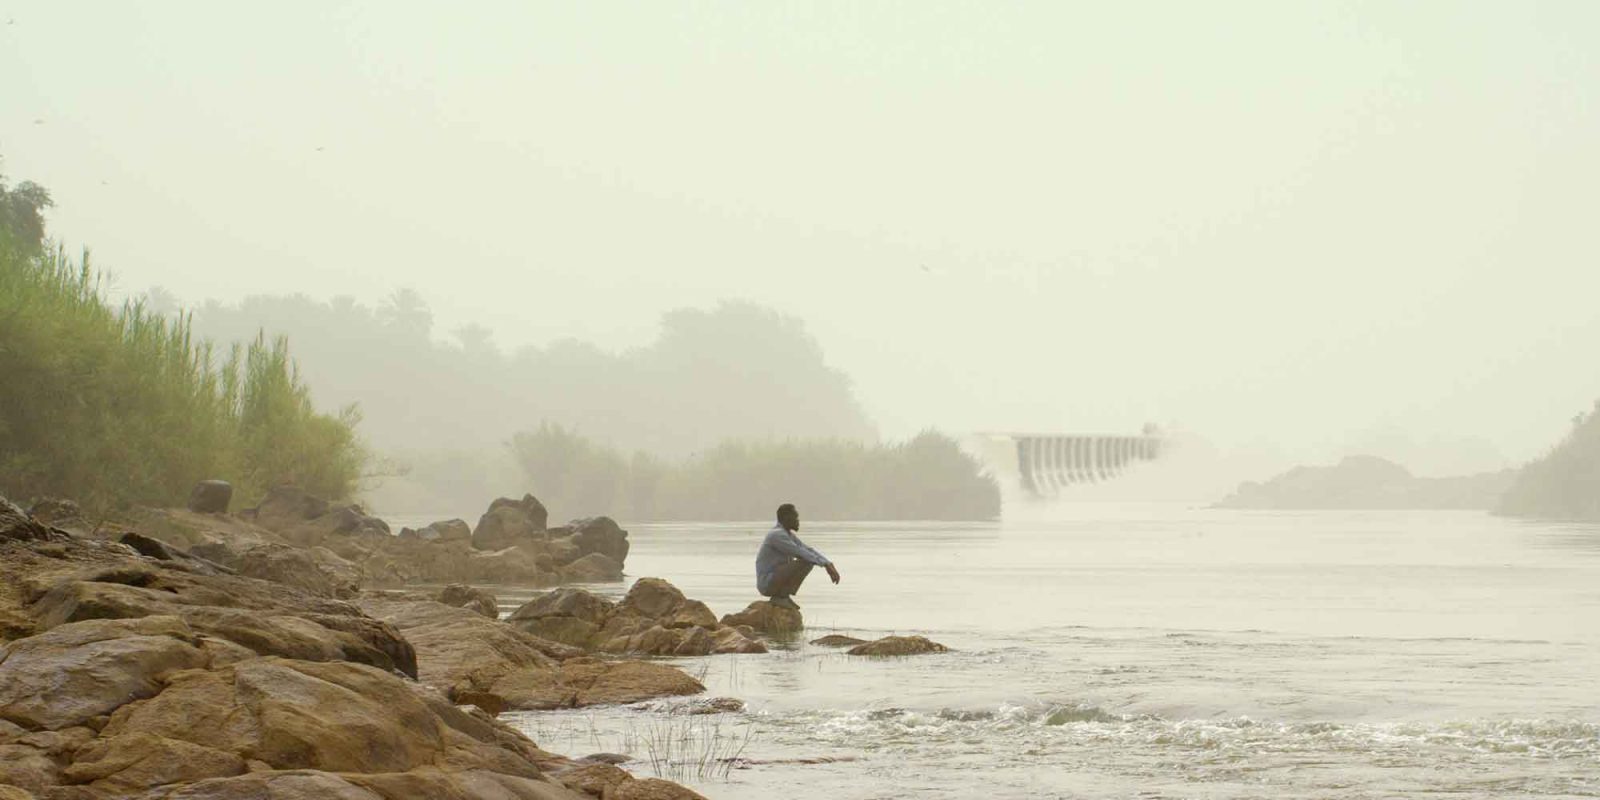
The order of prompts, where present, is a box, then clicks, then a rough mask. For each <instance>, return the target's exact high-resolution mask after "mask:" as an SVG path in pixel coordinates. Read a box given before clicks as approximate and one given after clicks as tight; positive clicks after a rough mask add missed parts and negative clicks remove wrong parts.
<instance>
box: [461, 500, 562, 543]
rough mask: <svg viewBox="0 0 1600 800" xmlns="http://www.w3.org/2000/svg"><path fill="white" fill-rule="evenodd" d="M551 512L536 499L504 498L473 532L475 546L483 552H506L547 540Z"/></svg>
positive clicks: (493, 504) (491, 509)
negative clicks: (513, 547)
mask: <svg viewBox="0 0 1600 800" xmlns="http://www.w3.org/2000/svg"><path fill="white" fill-rule="evenodd" d="M549 519H550V512H548V511H546V510H545V507H544V504H543V503H541V502H539V499H538V498H536V497H534V496H533V495H531V494H530V495H524V496H523V498H522V499H521V500H512V499H511V498H509V497H502V498H499V499H497V500H495V501H494V502H493V503H490V504H489V510H488V511H486V512H484V515H483V516H482V517H481V518H480V519H479V520H478V527H477V528H475V529H473V531H472V546H473V547H476V548H477V549H479V550H503V549H505V548H507V547H511V546H513V545H516V544H519V543H521V542H524V541H527V540H530V539H534V538H540V539H543V538H547V537H545V536H543V534H544V530H545V525H546V524H547V523H548V522H549Z"/></svg>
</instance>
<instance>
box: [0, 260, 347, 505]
mask: <svg viewBox="0 0 1600 800" xmlns="http://www.w3.org/2000/svg"><path fill="white" fill-rule="evenodd" d="M104 281H105V278H104V275H103V274H102V273H101V272H99V271H97V270H96V269H95V268H94V267H93V266H92V264H91V263H90V259H89V256H88V253H87V252H86V253H84V255H83V256H82V257H81V258H80V259H78V260H76V261H74V260H72V259H70V258H68V257H67V255H66V253H65V252H64V251H63V250H61V249H59V248H57V249H48V248H47V249H43V250H39V249H36V248H28V247H24V246H23V245H22V244H19V243H17V242H16V241H14V240H9V239H7V238H6V237H0V491H3V492H5V493H6V494H8V495H10V496H12V497H14V498H19V499H21V498H30V497H41V496H60V497H71V498H76V499H78V500H79V501H80V502H82V503H83V504H84V505H85V506H86V507H88V508H91V509H97V510H109V509H113V508H118V507H125V506H128V505H133V504H175V503H179V502H181V501H182V500H183V498H184V497H185V496H186V494H187V493H188V491H189V489H190V487H192V486H193V484H194V483H195V481H198V480H202V479H206V478H222V479H225V480H229V481H231V482H233V483H234V485H235V487H236V491H237V493H238V495H237V497H238V500H239V501H241V502H248V501H250V500H252V499H254V498H256V497H259V496H260V495H261V494H262V493H264V491H265V490H266V489H267V488H269V487H270V486H272V485H275V484H278V483H284V482H292V483H295V484H297V485H300V486H302V487H304V488H306V489H308V490H310V491H312V492H314V493H317V494H320V495H324V496H330V497H345V496H347V495H349V494H350V493H351V492H352V491H353V490H354V489H355V486H356V481H357V479H358V478H359V475H360V470H361V466H362V463H363V460H364V454H363V452H362V448H361V446H360V443H359V442H358V440H357V439H356V435H355V430H354V425H355V423H356V421H357V415H356V412H355V409H354V408H349V409H345V410H344V411H342V412H341V413H339V414H337V415H332V416H330V415H326V414H320V413H318V412H317V411H316V410H315V408H314V407H313V406H312V403H311V399H310V396H309V395H308V393H307V391H306V388H305V385H304V383H303V382H302V381H301V380H300V376H299V375H298V373H297V371H296V369H295V367H294V363H293V362H292V360H291V359H290V357H289V350H288V342H287V341H286V340H284V339H277V340H274V341H270V342H269V341H267V340H266V338H265V337H264V336H259V335H258V336H257V338H256V340H255V341H254V342H253V343H251V344H250V345H249V346H248V347H235V348H233V349H231V350H230V351H229V352H228V353H227V354H226V357H224V358H221V359H219V358H218V357H217V354H216V353H215V352H214V351H213V347H212V345H211V343H210V342H208V341H205V340H203V339H199V338H198V337H196V336H195V335H194V331H193V327H192V325H191V321H190V318H189V317H188V316H187V315H184V316H179V317H176V318H167V317H163V316H160V315H157V314H152V313H150V312H149V311H147V310H146V309H145V307H144V306H143V305H142V304H141V303H138V302H132V303H125V304H123V305H121V306H120V307H116V306H113V305H112V304H110V303H109V302H108V301H107V299H106V294H105V286H104Z"/></svg>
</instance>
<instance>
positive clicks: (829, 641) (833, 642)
mask: <svg viewBox="0 0 1600 800" xmlns="http://www.w3.org/2000/svg"><path fill="white" fill-rule="evenodd" d="M811 643H812V644H814V645H817V646H819V647H855V646H856V645H858V644H866V643H867V640H866V639H857V638H856V637H854V636H842V635H840V634H837V633H831V634H828V635H827V636H824V637H822V638H821V639H812V640H811Z"/></svg>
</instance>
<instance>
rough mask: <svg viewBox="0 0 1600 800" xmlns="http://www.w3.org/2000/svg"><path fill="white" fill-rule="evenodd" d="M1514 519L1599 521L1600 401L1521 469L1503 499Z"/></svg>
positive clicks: (1503, 507) (1504, 508) (1502, 507)
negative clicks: (1547, 450)
mask: <svg viewBox="0 0 1600 800" xmlns="http://www.w3.org/2000/svg"><path fill="white" fill-rule="evenodd" d="M1496 510H1497V512H1498V513H1501V514H1505V515H1507V516H1513V517H1536V518H1542V519H1560V520H1584V521H1600V401H1596V402H1595V405H1594V409H1593V410H1592V411H1591V412H1590V413H1587V414H1578V415H1577V416H1575V417H1573V419H1572V430H1571V431H1569V432H1568V433H1567V435H1566V437H1565V438H1563V439H1562V440H1561V441H1560V442H1559V443H1557V444H1556V446H1555V447H1554V448H1552V449H1551V450H1550V452H1549V453H1548V454H1546V455H1545V456H1544V457H1543V458H1540V459H1538V460H1536V461H1534V462H1532V463H1530V464H1528V465H1527V466H1526V467H1523V468H1522V471H1521V473H1519V474H1518V475H1517V479H1516V481H1515V482H1513V483H1512V484H1511V488H1510V489H1508V490H1507V491H1506V493H1505V495H1504V496H1503V497H1502V498H1501V500H1500V506H1499V508H1498V509H1496Z"/></svg>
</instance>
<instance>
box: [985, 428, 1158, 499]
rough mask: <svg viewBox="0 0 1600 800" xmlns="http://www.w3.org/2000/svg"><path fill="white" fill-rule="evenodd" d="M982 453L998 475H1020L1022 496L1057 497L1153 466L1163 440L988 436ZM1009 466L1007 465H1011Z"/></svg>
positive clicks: (1147, 435) (1153, 436)
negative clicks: (1133, 469) (1138, 467)
mask: <svg viewBox="0 0 1600 800" xmlns="http://www.w3.org/2000/svg"><path fill="white" fill-rule="evenodd" d="M981 436H982V438H983V439H985V440H987V447H985V448H984V449H985V450H987V451H988V452H989V453H991V454H992V456H991V457H992V458H993V460H994V462H996V466H999V465H1001V464H1004V466H1005V467H1008V468H1006V469H1001V470H999V471H998V472H1000V473H1002V474H1003V473H1009V472H1011V469H1013V468H1014V469H1015V470H1016V481H1017V482H1018V483H1019V484H1020V487H1021V489H1022V491H1023V492H1025V493H1026V494H1028V495H1031V496H1034V497H1041V498H1048V497H1056V496H1058V495H1060V494H1061V493H1062V492H1063V491H1065V490H1066V489H1068V488H1069V487H1071V486H1074V485H1082V484H1094V483H1105V482H1107V481H1112V480H1115V479H1116V478H1118V477H1119V476H1121V475H1122V474H1123V473H1124V472H1126V471H1127V470H1128V469H1129V468H1131V467H1133V466H1134V465H1136V464H1139V463H1141V462H1150V461H1155V460H1156V459H1158V458H1160V457H1161V455H1162V452H1163V451H1164V450H1165V440H1164V438H1163V437H1162V436H1161V435H1160V434H1159V433H1156V432H1154V431H1152V430H1149V429H1147V430H1146V431H1145V432H1144V433H1141V434H1139V435H1136V436H1117V435H1108V434H1058V433H989V434H981ZM1008 462H1009V463H1008Z"/></svg>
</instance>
